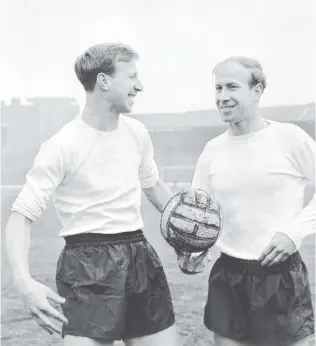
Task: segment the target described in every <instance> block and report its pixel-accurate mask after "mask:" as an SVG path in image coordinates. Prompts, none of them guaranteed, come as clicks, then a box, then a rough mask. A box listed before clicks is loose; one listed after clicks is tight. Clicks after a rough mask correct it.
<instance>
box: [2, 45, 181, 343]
mask: <svg viewBox="0 0 316 346" xmlns="http://www.w3.org/2000/svg"><path fill="white" fill-rule="evenodd" d="M137 59H138V54H137V53H136V52H135V51H134V50H133V49H132V48H131V47H129V46H127V45H124V44H116V43H115V44H106V43H104V44H98V45H95V46H93V47H91V48H89V49H88V50H86V51H85V52H84V53H83V54H82V55H81V56H80V57H79V58H78V59H77V61H76V63H75V72H76V74H77V77H78V79H79V80H80V82H81V83H82V85H83V87H84V89H85V91H86V103H85V107H84V110H83V112H82V114H81V116H78V117H77V118H76V119H74V120H73V121H71V122H69V123H68V124H67V125H65V126H64V127H63V128H62V129H61V130H60V131H59V132H58V133H57V134H55V135H54V136H52V137H51V138H50V139H49V140H47V141H46V142H45V143H44V144H43V145H42V146H41V148H40V150H39V153H38V154H37V156H36V159H35V162H34V166H33V167H32V169H31V170H30V171H29V172H28V174H27V177H26V183H25V185H24V187H23V189H22V191H21V192H20V193H19V195H18V197H17V199H16V200H15V202H14V203H13V206H12V213H11V216H10V218H9V221H8V224H7V227H6V242H7V254H8V258H9V262H10V264H11V267H12V271H13V277H14V281H15V285H16V287H17V288H18V290H19V291H20V293H21V295H22V297H23V299H24V301H25V302H26V305H27V307H28V309H29V311H30V313H31V314H32V315H33V316H34V318H35V319H36V321H37V322H38V324H39V325H40V326H42V327H43V328H44V329H46V330H47V331H48V332H49V333H53V332H60V331H59V328H58V326H57V325H56V324H55V323H54V322H53V320H52V317H53V318H56V319H57V320H60V321H62V322H63V323H64V325H63V330H62V336H63V337H64V344H65V345H66V346H70V345H76V346H96V345H108V346H109V345H113V344H114V341H115V340H121V339H123V340H124V341H125V344H126V345H128V346H136V345H137V346H141V345H144V346H145V345H146V346H150V345H168V346H169V345H170V346H175V345H177V341H176V339H177V338H176V332H175V326H174V323H175V316H174V311H173V304H172V299H171V294H170V291H169V287H168V283H167V279H166V276H165V273H164V270H163V267H162V264H161V261H160V259H159V258H158V256H157V254H156V252H155V250H154V249H153V248H152V246H151V245H150V244H149V242H148V241H147V240H146V238H145V237H144V234H143V232H142V228H143V220H142V218H141V212H140V204H141V190H143V191H144V193H145V194H146V196H147V197H148V199H149V200H150V201H151V202H152V203H153V204H154V205H155V207H156V208H157V209H158V210H159V211H160V212H162V211H163V207H164V205H165V203H166V201H168V200H169V198H170V197H171V195H172V194H171V192H170V190H169V189H168V188H167V187H166V185H165V184H164V183H163V182H162V181H161V180H160V178H159V175H158V170H157V166H156V164H155V161H154V157H153V146H152V142H151V139H150V136H149V134H148V131H147V130H146V128H145V127H144V126H143V125H142V124H141V123H140V122H138V121H136V120H134V119H132V118H130V117H127V116H124V115H121V114H122V113H129V112H131V110H132V107H133V104H134V99H135V97H136V96H137V93H138V92H141V91H142V90H143V87H142V84H141V82H140V79H139V76H138V71H137V67H136V61H137ZM53 195H54V202H55V206H56V210H57V213H58V216H59V218H60V221H61V223H62V226H63V228H62V230H61V231H60V236H62V237H64V239H65V241H66V245H65V247H64V249H63V251H62V253H61V255H60V257H59V260H58V264H57V272H56V283H57V290H58V293H59V295H57V294H56V293H54V292H53V291H52V290H51V289H49V288H48V287H46V286H44V285H43V284H41V283H39V282H37V281H35V280H34V279H33V278H32V277H31V275H30V271H29V265H28V248H29V238H30V228H31V225H32V223H33V222H34V221H36V220H37V219H38V218H39V217H40V216H41V214H42V212H43V210H44V209H45V207H46V205H47V202H48V200H49V198H50V197H51V196H53ZM48 299H50V300H53V301H55V302H57V303H60V304H62V309H63V312H64V315H65V316H63V315H62V314H60V313H59V312H58V311H57V310H56V309H54V308H53V307H52V306H51V305H50V304H49V301H48Z"/></svg>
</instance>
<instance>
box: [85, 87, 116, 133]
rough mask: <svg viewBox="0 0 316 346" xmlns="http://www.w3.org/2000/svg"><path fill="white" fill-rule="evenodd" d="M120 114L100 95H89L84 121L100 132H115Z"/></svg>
mask: <svg viewBox="0 0 316 346" xmlns="http://www.w3.org/2000/svg"><path fill="white" fill-rule="evenodd" d="M119 115H120V114H119V113H118V112H117V111H116V110H114V109H113V107H112V106H111V105H110V104H109V103H108V102H107V101H106V100H104V99H102V98H101V97H100V95H95V94H94V93H92V94H87V97H86V103H85V106H84V109H83V112H82V120H83V121H84V122H85V123H86V124H88V125H89V126H91V127H93V128H95V129H96V130H99V131H113V130H116V129H117V128H118V122H119Z"/></svg>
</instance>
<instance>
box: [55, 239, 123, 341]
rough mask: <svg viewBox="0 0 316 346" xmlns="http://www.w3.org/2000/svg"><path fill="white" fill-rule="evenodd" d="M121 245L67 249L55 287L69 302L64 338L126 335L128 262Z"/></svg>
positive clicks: (64, 308) (61, 259) (66, 303)
mask: <svg viewBox="0 0 316 346" xmlns="http://www.w3.org/2000/svg"><path fill="white" fill-rule="evenodd" d="M123 250H124V249H123V248H122V247H121V246H119V245H115V246H111V248H109V247H100V246H98V247H93V246H90V245H89V246H86V245H85V246H78V247H76V246H75V247H69V248H66V249H65V250H64V252H63V254H62V256H61V257H60V259H59V261H58V268H57V274H56V285H57V291H58V293H59V295H61V296H62V297H64V298H65V299H66V302H65V303H64V304H63V305H62V309H63V313H64V315H65V316H66V318H67V319H68V324H66V325H64V326H63V336H66V335H73V336H81V337H86V338H93V339H100V340H109V341H112V340H113V341H114V340H119V339H121V338H122V336H123V333H124V328H125V325H124V321H125V313H126V299H125V286H126V282H127V275H128V274H127V273H128V265H129V261H128V259H126V258H125V257H124V253H126V251H123Z"/></svg>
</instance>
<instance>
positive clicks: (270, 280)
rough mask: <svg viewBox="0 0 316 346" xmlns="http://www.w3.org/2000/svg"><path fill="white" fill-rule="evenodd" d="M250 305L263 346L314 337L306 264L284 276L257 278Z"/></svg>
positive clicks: (255, 333) (291, 342) (276, 345)
mask: <svg viewBox="0 0 316 346" xmlns="http://www.w3.org/2000/svg"><path fill="white" fill-rule="evenodd" d="M251 306H252V310H251V321H252V324H253V329H254V335H255V339H256V341H257V344H258V345H260V346H283V345H284V346H288V345H291V344H293V343H294V344H295V342H299V341H300V340H303V339H305V338H306V337H308V336H310V335H312V334H313V333H314V313H313V306H312V297H311V292H310V286H309V281H308V275H307V270H306V267H305V264H304V262H300V263H299V264H297V265H296V266H295V267H294V268H292V269H290V270H288V271H287V272H285V273H282V274H276V275H269V276H267V277H265V278H256V279H255V280H254V281H253V292H252V297H251Z"/></svg>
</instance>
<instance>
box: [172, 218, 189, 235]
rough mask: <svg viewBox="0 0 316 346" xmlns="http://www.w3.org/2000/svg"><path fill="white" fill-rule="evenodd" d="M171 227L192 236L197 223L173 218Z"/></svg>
mask: <svg viewBox="0 0 316 346" xmlns="http://www.w3.org/2000/svg"><path fill="white" fill-rule="evenodd" d="M169 227H172V228H175V229H179V230H180V231H181V232H184V233H188V234H192V233H193V232H194V227H195V222H193V221H191V220H187V219H181V218H178V217H176V216H171V217H170V219H169Z"/></svg>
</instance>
